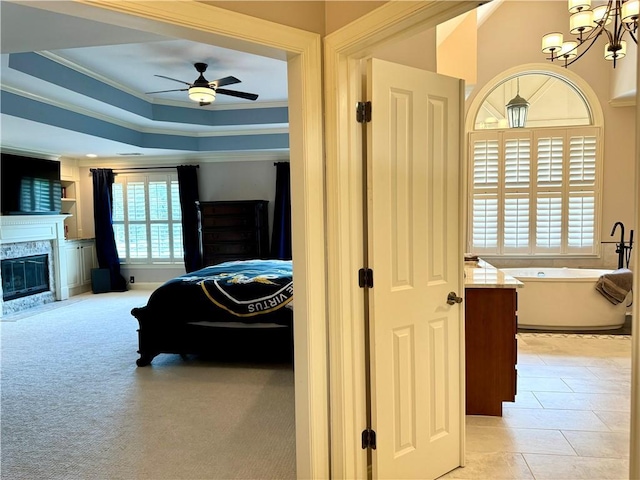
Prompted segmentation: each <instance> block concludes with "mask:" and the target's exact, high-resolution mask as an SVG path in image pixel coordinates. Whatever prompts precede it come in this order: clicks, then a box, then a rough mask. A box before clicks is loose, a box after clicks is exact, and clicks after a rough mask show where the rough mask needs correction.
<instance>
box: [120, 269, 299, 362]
mask: <svg viewBox="0 0 640 480" xmlns="http://www.w3.org/2000/svg"><path fill="white" fill-rule="evenodd" d="M131 314H132V315H133V316H134V317H135V318H136V319H137V320H138V323H139V329H138V353H139V354H140V358H139V359H138V360H137V361H136V364H137V365H138V366H139V367H143V366H146V365H149V364H150V363H151V361H152V360H153V359H154V357H156V356H157V355H159V354H161V353H173V354H180V355H183V356H185V355H187V354H205V355H207V354H222V355H225V356H228V355H233V354H234V353H236V354H237V353H242V354H243V355H244V354H248V355H249V356H250V357H255V356H260V355H262V354H263V353H265V352H266V353H268V354H271V355H273V357H274V358H288V359H290V358H291V354H292V346H293V341H292V336H293V269H292V263H291V261H290V260H242V261H233V262H225V263H221V264H218V265H212V266H209V267H205V268H203V269H201V270H197V271H195V272H191V273H187V274H185V275H181V276H179V277H176V278H173V279H171V280H169V281H167V282H165V283H164V284H163V285H161V286H160V287H158V288H157V289H156V290H155V291H154V292H153V293H152V294H151V296H150V297H149V300H148V301H147V305H145V306H143V307H140V308H134V309H133V310H132V311H131Z"/></svg>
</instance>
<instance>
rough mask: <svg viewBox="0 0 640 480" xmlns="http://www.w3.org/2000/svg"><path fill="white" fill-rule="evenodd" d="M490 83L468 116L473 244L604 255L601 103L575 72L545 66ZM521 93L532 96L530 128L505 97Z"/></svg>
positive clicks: (518, 252)
mask: <svg viewBox="0 0 640 480" xmlns="http://www.w3.org/2000/svg"><path fill="white" fill-rule="evenodd" d="M483 90H484V91H482V92H480V93H479V94H478V96H476V99H475V100H474V102H473V103H472V105H471V107H470V109H469V112H468V115H469V117H468V119H467V128H468V130H467V131H468V135H469V143H468V145H469V206H468V211H469V230H468V231H469V237H468V246H467V248H468V251H470V252H474V253H479V254H483V255H485V256H491V255H504V256H507V255H508V256H524V255H535V256H563V255H576V256H595V255H598V253H599V246H600V242H599V229H598V225H599V217H600V204H601V201H600V184H601V176H602V175H601V170H602V168H601V165H602V125H601V118H602V114H601V110H600V106H599V104H597V105H596V108H595V109H594V108H592V104H591V103H589V101H588V100H587V96H586V95H585V93H583V92H584V91H583V90H582V88H578V86H577V85H576V83H575V82H574V81H571V80H570V79H569V78H567V77H565V76H563V75H561V74H560V73H556V72H547V71H540V70H522V71H519V72H515V73H514V72H512V73H510V74H506V75H504V76H502V77H501V78H498V79H497V80H496V79H494V81H493V82H490V83H489V84H488V86H487V87H485V88H484V89H483ZM589 93H590V94H592V92H589ZM516 94H519V95H520V97H521V98H523V99H525V100H526V101H527V102H528V103H529V108H528V113H527V120H526V124H525V126H524V127H523V128H509V124H508V121H507V112H506V105H507V104H508V103H509V101H510V99H512V98H513V97H515V96H516ZM592 98H594V99H595V96H594V95H592ZM596 103H597V102H596Z"/></svg>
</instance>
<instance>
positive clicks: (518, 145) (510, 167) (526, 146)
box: [503, 134, 531, 253]
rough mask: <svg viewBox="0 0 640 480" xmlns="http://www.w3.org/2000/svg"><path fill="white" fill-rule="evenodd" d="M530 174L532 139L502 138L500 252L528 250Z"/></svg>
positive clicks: (522, 251) (524, 251)
mask: <svg viewBox="0 0 640 480" xmlns="http://www.w3.org/2000/svg"><path fill="white" fill-rule="evenodd" d="M517 135H518V136H520V135H522V134H517ZM505 137H507V134H505ZM530 177H531V139H530V138H529V137H528V135H527V137H526V138H505V141H504V215H503V218H504V223H503V240H504V244H503V253H518V252H520V253H528V251H529V228H530V225H529V221H530V215H529V198H530V184H531V178H530Z"/></svg>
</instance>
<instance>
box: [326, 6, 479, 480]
mask: <svg viewBox="0 0 640 480" xmlns="http://www.w3.org/2000/svg"><path fill="white" fill-rule="evenodd" d="M477 6H478V3H477V2H470V1H459V2H458V1H456V2H448V1H423V2H389V3H387V4H385V5H383V6H381V7H379V8H378V9H376V10H374V11H372V12H371V13H369V14H367V15H365V16H364V17H362V18H360V19H358V20H356V21H355V22H353V23H351V24H349V25H347V26H345V27H343V28H342V29H340V30H338V31H336V32H334V33H332V34H330V35H328V36H327V37H326V38H325V51H324V72H325V77H324V79H325V88H324V92H325V118H326V120H325V149H326V164H327V165H326V175H327V187H326V188H327V209H326V212H327V261H328V264H327V269H328V270H327V273H328V277H327V278H328V279H329V280H330V281H329V282H328V291H327V293H328V296H329V302H328V308H329V311H328V314H329V315H328V318H329V346H330V349H329V355H330V358H329V365H330V385H329V392H330V397H329V401H330V411H331V418H330V420H331V474H332V478H367V466H366V453H365V450H362V448H361V445H360V438H361V437H360V435H361V433H362V430H363V429H364V428H365V412H364V406H365V398H366V397H365V396H366V391H365V385H364V341H365V340H364V326H363V320H362V319H363V318H364V311H363V308H364V307H363V295H362V290H361V289H360V288H359V287H358V284H357V272H358V269H359V268H361V267H362V258H363V248H362V244H363V236H362V182H361V179H362V148H361V146H362V143H361V126H360V125H359V124H357V123H356V121H355V104H356V102H358V101H362V100H365V99H364V98H363V97H362V95H363V93H362V92H363V86H362V80H363V78H362V70H361V67H360V60H361V59H363V58H366V57H368V56H370V55H371V52H372V51H373V50H374V49H375V48H378V47H380V46H383V45H384V44H388V43H391V42H393V41H397V40H400V39H403V38H408V37H410V36H412V35H415V34H416V33H419V32H421V31H424V30H426V29H428V28H431V27H435V26H436V25H437V24H439V23H442V22H444V21H446V20H449V19H450V18H453V17H456V16H458V15H460V14H462V13H465V12H467V11H469V10H472V9H474V8H476V7H477ZM373 112H374V113H373V114H374V115H375V105H374V106H373ZM461 205H462V204H461ZM463 223H464V222H463V220H462V219H461V222H460V224H461V226H462V225H463ZM463 231H464V230H462V229H461V232H463ZM463 237H464V235H462V234H461V239H462V238H463ZM461 242H462V240H461ZM460 249H461V251H462V243H461V245H460ZM462 351H464V350H463V349H462ZM462 360H464V359H462ZM461 368H462V369H464V361H461ZM462 374H463V371H461V375H462ZM461 395H464V388H462V389H461ZM461 405H464V397H463V398H461ZM461 415H463V416H464V411H463V412H461ZM461 424H462V425H464V421H462V422H461ZM463 433H464V431H463ZM462 438H464V435H462ZM462 456H463V457H464V449H462ZM462 460H463V459H461V462H462Z"/></svg>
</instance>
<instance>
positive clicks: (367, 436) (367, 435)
mask: <svg viewBox="0 0 640 480" xmlns="http://www.w3.org/2000/svg"><path fill="white" fill-rule="evenodd" d="M367 448H370V449H371V450H375V449H376V431H375V430H372V429H370V428H367V429H366V430H363V431H362V449H363V450H366V449H367Z"/></svg>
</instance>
